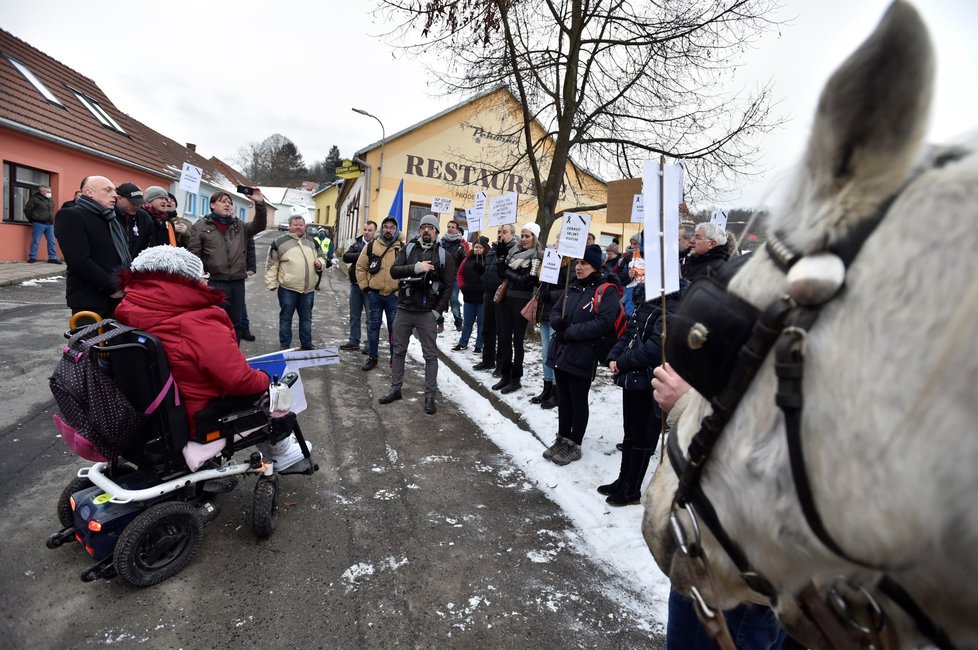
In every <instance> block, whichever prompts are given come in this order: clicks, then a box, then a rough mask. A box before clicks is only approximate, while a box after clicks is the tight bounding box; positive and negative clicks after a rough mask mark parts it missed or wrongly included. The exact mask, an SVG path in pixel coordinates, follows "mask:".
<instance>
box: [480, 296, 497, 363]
mask: <svg viewBox="0 0 978 650" xmlns="http://www.w3.org/2000/svg"><path fill="white" fill-rule="evenodd" d="M494 295H495V294H491V293H489V294H484V295H483V296H482V363H490V364H491V363H496V303H494V302H493V301H492V298H493V296H494Z"/></svg>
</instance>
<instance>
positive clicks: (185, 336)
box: [115, 245, 311, 471]
mask: <svg viewBox="0 0 978 650" xmlns="http://www.w3.org/2000/svg"><path fill="white" fill-rule="evenodd" d="M119 286H120V287H121V288H122V289H123V290H124V291H125V296H124V297H123V299H122V302H121V303H120V304H119V306H118V307H117V308H116V311H115V317H116V318H117V319H118V320H119V321H120V322H122V323H123V324H125V325H130V326H132V327H136V328H138V329H140V330H143V331H146V332H148V333H150V334H152V335H154V336H156V337H157V338H158V339H159V340H160V342H161V343H162V345H163V349H164V351H165V352H166V357H167V361H168V363H169V365H170V371H171V372H172V374H173V379H174V381H175V382H176V385H177V387H178V389H179V391H180V397H181V400H182V401H183V404H184V408H185V410H186V412H187V417H188V420H189V422H188V424H189V433H190V439H191V440H195V441H198V442H203V441H202V440H198V436H197V428H198V425H199V423H198V420H200V417H199V415H200V414H201V412H205V411H204V409H205V408H206V407H207V406H208V404H211V405H212V408H211V409H209V410H211V411H212V410H214V408H213V407H214V406H215V405H220V408H222V409H223V410H224V411H231V410H234V409H236V408H241V407H244V406H247V405H250V404H253V403H255V402H256V401H257V400H258V399H260V398H261V397H262V396H263V395H264V393H265V392H266V391H267V390H268V387H269V377H268V375H267V374H265V373H264V372H261V371H260V370H255V369H253V368H252V367H251V366H249V365H248V362H247V361H246V360H245V357H244V355H243V354H242V353H241V351H240V349H239V348H238V343H237V339H236V337H235V332H234V327H233V326H232V324H231V319H230V318H229V317H228V315H227V312H225V311H224V310H223V309H221V307H220V305H221V303H222V302H224V294H223V292H221V291H219V290H217V289H214V288H212V287H209V286H208V285H207V280H206V278H205V277H204V265H203V263H202V262H201V261H200V258H198V257H197V256H196V255H194V254H193V253H190V252H189V251H187V250H186V249H183V248H177V247H173V246H166V245H164V246H153V247H151V248H147V249H145V250H143V251H142V252H141V253H140V254H139V255H138V256H136V258H135V259H134V260H133V261H132V265H131V266H130V268H129V269H128V270H124V271H122V272H121V273H120V275H119ZM215 400H219V401H215ZM195 416H198V417H195ZM220 442H221V444H220V445H217V446H214V447H212V449H213V452H214V453H213V454H211V457H212V456H213V455H216V453H218V452H219V451H220V449H221V448H222V447H223V441H220ZM212 444H213V443H212ZM310 447H311V446H310ZM259 449H260V450H261V451H262V453H263V455H265V456H266V457H270V458H271V460H272V461H273V462H274V463H275V467H276V470H278V471H281V470H284V469H286V468H287V467H290V466H291V465H293V464H295V463H296V462H298V461H299V460H301V459H302V458H303V453H302V449H301V447H300V445H299V443H298V441H297V440H296V438H295V435H294V434H292V435H290V436H289V437H287V438H285V439H284V440H281V441H279V442H278V443H276V444H274V445H259ZM184 455H185V457H187V460H188V464H193V462H192V460H191V458H190V457H189V456H188V454H187V453H186V452H185V454H184ZM205 455H206V454H205ZM202 460H203V459H201V461H200V462H202ZM191 469H195V468H194V467H191Z"/></svg>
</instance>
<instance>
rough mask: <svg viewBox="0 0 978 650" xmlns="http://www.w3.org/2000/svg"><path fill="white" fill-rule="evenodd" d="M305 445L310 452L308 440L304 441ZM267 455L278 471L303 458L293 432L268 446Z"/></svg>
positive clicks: (310, 446)
mask: <svg viewBox="0 0 978 650" xmlns="http://www.w3.org/2000/svg"><path fill="white" fill-rule="evenodd" d="M306 446H307V447H308V448H309V451H310V452H311V451H312V445H311V444H309V441H306ZM267 455H268V457H269V459H271V461H272V462H273V463H275V469H276V471H279V472H281V471H282V470H283V469H286V468H288V467H292V466H293V465H295V464H296V463H298V462H299V461H300V460H302V459H303V458H304V456H303V455H302V447H300V446H299V441H298V440H296V438H295V434H294V433H293V434H292V435H290V436H289V437H288V438H285V439H284V440H279V441H278V442H276V443H275V444H274V445H271V446H269V448H268V454H267Z"/></svg>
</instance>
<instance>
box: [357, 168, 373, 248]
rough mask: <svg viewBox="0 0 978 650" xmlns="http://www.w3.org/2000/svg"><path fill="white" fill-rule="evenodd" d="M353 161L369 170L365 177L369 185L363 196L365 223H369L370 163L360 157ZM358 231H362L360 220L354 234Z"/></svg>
mask: <svg viewBox="0 0 978 650" xmlns="http://www.w3.org/2000/svg"><path fill="white" fill-rule="evenodd" d="M353 162H354V163H356V164H358V165H360V166H361V167H364V168H366V170H367V178H366V179H365V180H366V183H365V185H366V187H367V191H366V192H364V193H363V196H364V199H363V223H367V222H368V221H370V165H368V164H367V161H365V160H361V159H360V158H354V159H353ZM358 232H360V223H359V222H358V223H357V227H356V228H355V229H354V236H356V233H358Z"/></svg>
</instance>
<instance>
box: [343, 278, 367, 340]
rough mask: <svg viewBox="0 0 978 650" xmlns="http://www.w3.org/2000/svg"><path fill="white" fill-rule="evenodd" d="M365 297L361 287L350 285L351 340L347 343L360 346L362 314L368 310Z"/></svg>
mask: <svg viewBox="0 0 978 650" xmlns="http://www.w3.org/2000/svg"><path fill="white" fill-rule="evenodd" d="M364 295H365V294H364V293H363V289H361V288H360V286H359V285H356V284H351V285H350V338H349V339H348V340H347V343H353V344H356V345H360V323H361V320H360V314H361V313H362V312H363V311H364V310H365V309H366V308H367V301H366V299H365V298H364ZM368 322H369V321H368Z"/></svg>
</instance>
